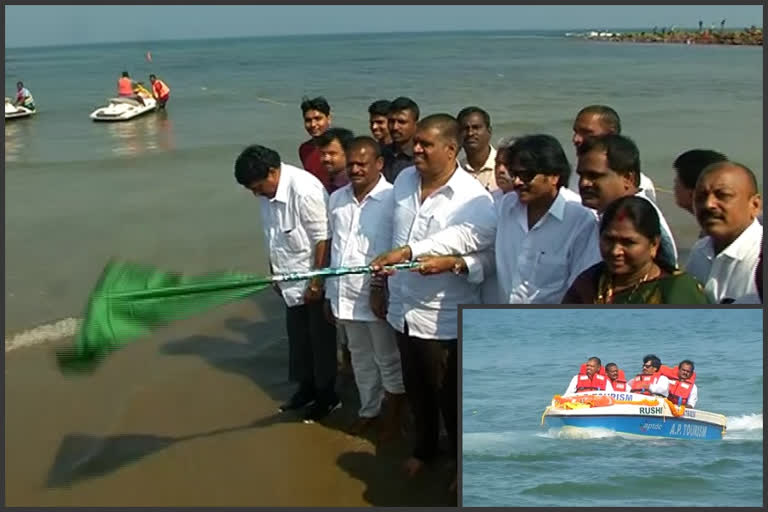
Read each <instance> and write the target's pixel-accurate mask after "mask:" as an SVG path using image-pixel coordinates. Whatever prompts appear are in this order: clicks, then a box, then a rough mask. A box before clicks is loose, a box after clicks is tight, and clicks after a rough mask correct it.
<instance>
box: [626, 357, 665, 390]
mask: <svg viewBox="0 0 768 512" xmlns="http://www.w3.org/2000/svg"><path fill="white" fill-rule="evenodd" d="M660 370H661V359H659V358H658V357H656V356H655V355H653V354H649V355H647V356H645V357H644V358H643V370H642V372H641V373H638V374H637V375H636V376H635V377H634V378H633V379H632V380H630V381H629V382H628V383H627V387H628V388H629V390H630V391H631V392H632V393H639V394H641V395H649V396H652V395H661V396H667V395H668V394H669V379H668V378H667V377H665V376H664V375H662V374H661V372H660Z"/></svg>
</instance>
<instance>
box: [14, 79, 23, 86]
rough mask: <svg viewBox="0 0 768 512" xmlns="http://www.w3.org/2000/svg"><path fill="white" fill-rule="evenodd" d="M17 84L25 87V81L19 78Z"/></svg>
mask: <svg viewBox="0 0 768 512" xmlns="http://www.w3.org/2000/svg"><path fill="white" fill-rule="evenodd" d="M16 85H17V86H18V85H20V86H22V87H24V82H22V81H21V80H19V81H18V82H16Z"/></svg>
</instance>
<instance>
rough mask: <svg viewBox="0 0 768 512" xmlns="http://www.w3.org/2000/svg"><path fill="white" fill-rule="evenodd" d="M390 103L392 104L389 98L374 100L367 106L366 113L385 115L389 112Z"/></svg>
mask: <svg viewBox="0 0 768 512" xmlns="http://www.w3.org/2000/svg"><path fill="white" fill-rule="evenodd" d="M390 105H392V102H391V101H389V100H376V101H374V102H373V103H371V105H370V106H369V107H368V114H370V115H372V116H384V117H386V116H387V114H389V107H390Z"/></svg>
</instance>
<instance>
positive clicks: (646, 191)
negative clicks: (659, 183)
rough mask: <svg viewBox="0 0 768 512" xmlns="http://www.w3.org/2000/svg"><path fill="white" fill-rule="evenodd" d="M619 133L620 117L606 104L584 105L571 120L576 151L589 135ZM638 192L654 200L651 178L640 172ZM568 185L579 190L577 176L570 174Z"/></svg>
mask: <svg viewBox="0 0 768 512" xmlns="http://www.w3.org/2000/svg"><path fill="white" fill-rule="evenodd" d="M611 134H616V135H621V119H619V114H618V113H617V112H616V111H615V110H614V109H612V108H611V107H609V106H607V105H590V106H588V107H584V108H583V109H581V110H580V111H579V113H578V114H576V119H575V120H574V121H573V137H572V139H571V140H572V141H573V145H574V146H575V147H576V152H577V153H578V151H579V147H580V146H581V145H582V144H583V143H584V140H585V139H587V138H589V137H602V136H603V135H611ZM639 174H640V183H639V184H638V186H639V188H640V192H641V193H642V194H643V195H644V196H645V197H647V198H648V199H650V200H651V201H653V202H654V203H655V202H656V188H655V187H654V185H653V181H652V180H651V178H649V177H648V176H646V175H645V174H644V173H642V172H640V173H639ZM568 187H569V188H570V189H571V190H573V191H578V190H579V183H578V176H577V175H575V174H574V175H572V176H571V181H570V183H569V184H568Z"/></svg>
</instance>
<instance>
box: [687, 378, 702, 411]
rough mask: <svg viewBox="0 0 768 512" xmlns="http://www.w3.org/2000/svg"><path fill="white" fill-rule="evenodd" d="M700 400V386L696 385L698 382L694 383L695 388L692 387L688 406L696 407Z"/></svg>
mask: <svg viewBox="0 0 768 512" xmlns="http://www.w3.org/2000/svg"><path fill="white" fill-rule="evenodd" d="M698 401H699V388H697V387H696V384H694V385H693V388H691V394H690V395H688V405H687V406H686V407H690V408H691V409H695V408H696V402H698Z"/></svg>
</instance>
